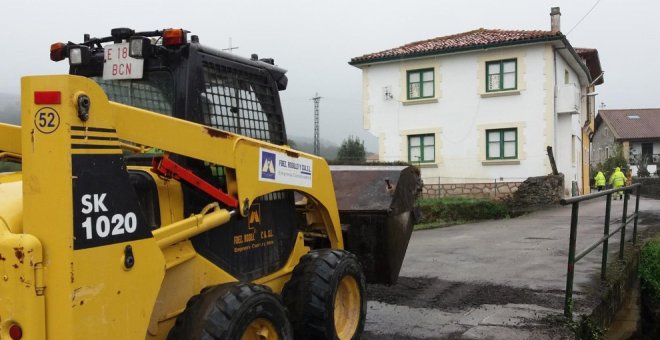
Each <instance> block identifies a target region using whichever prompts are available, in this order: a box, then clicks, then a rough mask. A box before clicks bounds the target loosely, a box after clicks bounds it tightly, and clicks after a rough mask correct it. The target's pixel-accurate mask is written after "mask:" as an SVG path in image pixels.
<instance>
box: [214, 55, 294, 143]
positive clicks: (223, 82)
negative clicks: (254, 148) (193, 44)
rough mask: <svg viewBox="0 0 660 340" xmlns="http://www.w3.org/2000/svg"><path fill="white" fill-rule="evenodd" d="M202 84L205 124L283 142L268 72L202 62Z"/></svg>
mask: <svg viewBox="0 0 660 340" xmlns="http://www.w3.org/2000/svg"><path fill="white" fill-rule="evenodd" d="M204 85H205V89H204V92H203V93H202V94H201V100H202V112H203V115H204V123H205V124H206V125H208V126H211V127H214V128H218V129H222V130H225V131H229V132H233V133H237V134H241V135H244V136H248V137H251V138H255V139H259V140H262V141H266V142H271V143H275V144H283V143H285V140H284V124H283V121H282V116H281V114H280V113H279V112H277V102H276V98H275V95H276V93H274V90H273V85H272V82H271V81H270V78H269V77H268V76H267V75H264V74H254V73H250V72H246V71H241V70H238V69H234V68H230V67H227V66H223V65H217V64H213V63H210V62H204Z"/></svg>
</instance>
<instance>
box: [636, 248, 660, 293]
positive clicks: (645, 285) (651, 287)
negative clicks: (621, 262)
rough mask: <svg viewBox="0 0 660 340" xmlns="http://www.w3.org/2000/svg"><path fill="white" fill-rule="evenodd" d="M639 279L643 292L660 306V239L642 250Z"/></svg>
mask: <svg viewBox="0 0 660 340" xmlns="http://www.w3.org/2000/svg"><path fill="white" fill-rule="evenodd" d="M639 278H640V280H641V284H642V290H644V291H645V293H646V294H648V295H647V296H650V297H651V299H653V302H654V303H655V304H656V305H658V304H660V237H658V238H655V239H653V240H651V241H650V242H649V243H647V244H646V246H645V247H644V248H643V249H642V252H641V255H640V262H639Z"/></svg>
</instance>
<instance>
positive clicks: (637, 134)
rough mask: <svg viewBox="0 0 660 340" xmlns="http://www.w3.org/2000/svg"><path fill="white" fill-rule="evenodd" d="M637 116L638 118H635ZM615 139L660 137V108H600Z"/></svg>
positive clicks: (600, 112)
mask: <svg viewBox="0 0 660 340" xmlns="http://www.w3.org/2000/svg"><path fill="white" fill-rule="evenodd" d="M636 117H639V118H636ZM599 119H600V120H604V121H605V122H607V125H609V126H610V128H611V129H612V131H613V132H614V135H615V136H616V138H617V139H624V140H634V139H660V109H626V110H600V111H599V112H598V117H596V121H597V123H598V120H599Z"/></svg>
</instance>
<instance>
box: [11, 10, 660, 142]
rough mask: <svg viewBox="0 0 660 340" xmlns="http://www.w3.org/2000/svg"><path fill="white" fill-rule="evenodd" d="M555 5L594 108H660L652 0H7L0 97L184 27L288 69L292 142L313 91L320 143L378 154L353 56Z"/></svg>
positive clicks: (520, 20)
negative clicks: (597, 73)
mask: <svg viewBox="0 0 660 340" xmlns="http://www.w3.org/2000/svg"><path fill="white" fill-rule="evenodd" d="M594 5H596V6H595V7H594ZM553 6H559V7H561V13H562V16H561V30H562V32H563V33H564V34H567V35H568V40H569V41H570V43H571V44H572V45H573V46H574V47H589V48H596V49H598V52H599V54H600V60H601V65H602V68H603V70H605V83H604V84H603V85H600V86H598V87H597V92H598V93H599V95H598V97H597V102H598V103H600V102H604V103H605V105H606V108H611V109H614V108H647V107H660V96H659V95H658V88H659V87H658V85H657V84H656V81H657V80H658V79H659V78H660V62H659V61H658V56H659V55H660V27H659V22H660V20H659V19H660V1H657V0H626V1H623V0H600V1H598V0H571V1H558V0H552V1H551V0H500V1H492V0H474V1H470V0H455V1H440V0H436V1H432V0H405V1H401V0H400V1H385V0H380V1H376V0H352V1H347V0H332V1H319V0H316V1H310V0H286V1H284V0H281V1H276V0H270V1H249V0H234V1H224V0H215V1H197V0H185V1H170V0H159V1H151V0H149V1H145V0H140V1H125V0H113V1H98V2H97V1H91V0H87V1H74V0H59V1H45V0H40V1H31V0H24V1H19V0H9V1H7V0H5V1H3V3H2V5H1V6H0V28H1V30H0V38H1V41H2V42H3V45H4V47H3V51H2V54H0V93H10V94H18V93H19V92H20V77H21V76H23V75H34V74H57V73H66V72H67V71H68V65H67V63H66V61H64V62H59V63H54V62H51V61H50V60H49V47H50V44H51V43H53V42H56V41H63V42H66V41H73V42H80V41H82V37H83V34H84V33H89V34H91V35H92V36H93V37H94V36H97V37H98V36H108V35H109V34H110V29H111V28H113V27H130V28H133V29H136V30H153V29H162V28H167V27H182V28H185V29H187V30H189V31H191V32H192V34H196V35H198V36H199V37H200V41H201V42H202V43H203V44H207V45H210V46H213V47H216V48H226V47H228V45H229V39H230V38H231V40H232V45H233V46H237V47H238V49H236V50H235V51H234V53H236V54H238V55H241V56H246V57H249V56H250V54H252V53H257V54H259V57H260V58H263V57H272V58H274V59H275V63H276V64H277V65H279V66H280V67H283V68H285V69H287V70H289V72H288V77H289V87H288V89H287V90H286V91H284V92H281V96H282V100H283V106H284V114H285V118H286V123H287V129H288V133H289V135H294V136H309V137H311V136H312V135H313V122H314V120H313V111H314V106H313V102H312V101H311V100H310V98H312V97H313V96H314V94H315V93H316V92H318V93H319V95H320V96H322V97H323V99H321V106H320V108H321V110H320V111H321V128H320V134H321V138H325V139H328V140H330V141H333V142H335V143H337V144H339V143H340V142H341V141H342V140H343V139H344V138H345V137H346V136H348V135H357V136H359V137H361V138H363V139H365V142H366V145H367V148H368V149H369V150H370V151H376V149H377V143H376V139H375V138H373V137H369V135H368V134H367V133H366V132H365V131H364V130H363V129H362V119H361V118H362V117H361V103H360V101H361V80H362V78H361V71H360V70H359V69H357V68H355V67H352V66H350V65H348V64H347V62H348V61H349V60H350V59H351V58H352V57H356V56H360V55H363V54H367V53H372V52H377V51H381V50H385V49H389V48H393V47H397V46H400V45H403V44H406V43H409V42H413V41H418V40H424V39H429V38H433V37H438V36H444V35H450V34H455V33H460V32H465V31H469V30H473V29H477V28H480V27H483V28H491V29H521V30H536V29H538V30H549V29H550V17H549V13H550V7H553ZM592 8H593V10H592ZM590 10H591V12H590V13H589V14H588V15H587V13H588V12H589V11H590ZM585 15H586V17H585ZM569 31H570V32H569ZM598 106H599V107H600V105H598Z"/></svg>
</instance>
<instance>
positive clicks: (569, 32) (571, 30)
mask: <svg viewBox="0 0 660 340" xmlns="http://www.w3.org/2000/svg"><path fill="white" fill-rule="evenodd" d="M600 1H601V0H597V1H596V3H595V4H594V5H593V6H591V9H590V10H589V11H588V12H587V14H585V15H584V16H583V17H582V19H580V20H579V21H578V22H577V24H575V26H573V28H571V29H570V30H569V31H568V33H566V35H569V34H571V32H573V30H574V29H575V28H576V27H578V25H579V24H580V23H581V22H582V20H584V19H585V18H586V17H587V16H588V15H589V13H591V11H593V10H594V8H596V6H598V4H599V3H600Z"/></svg>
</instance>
